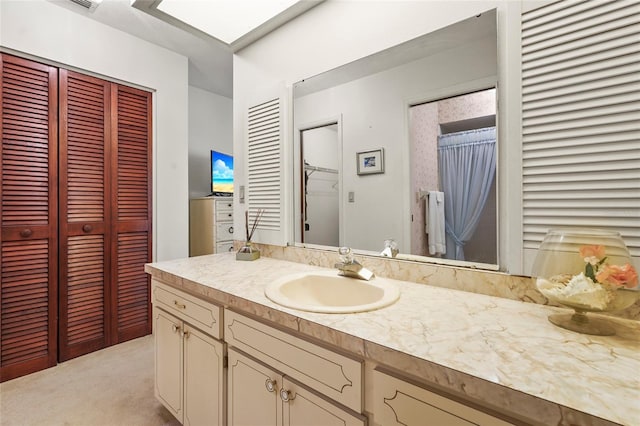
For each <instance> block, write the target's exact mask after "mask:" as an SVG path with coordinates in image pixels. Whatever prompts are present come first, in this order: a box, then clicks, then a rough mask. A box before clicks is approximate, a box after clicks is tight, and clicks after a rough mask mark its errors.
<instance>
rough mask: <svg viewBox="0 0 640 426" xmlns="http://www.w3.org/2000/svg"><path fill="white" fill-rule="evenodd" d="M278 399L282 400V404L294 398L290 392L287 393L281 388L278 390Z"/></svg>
mask: <svg viewBox="0 0 640 426" xmlns="http://www.w3.org/2000/svg"><path fill="white" fill-rule="evenodd" d="M280 399H281V400H282V402H289V401H292V400H293V399H294V396H293V395H292V394H291V392H289V391H288V390H286V389H285V388H282V389H280Z"/></svg>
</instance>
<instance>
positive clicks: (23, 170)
mask: <svg viewBox="0 0 640 426" xmlns="http://www.w3.org/2000/svg"><path fill="white" fill-rule="evenodd" d="M0 65H1V66H0V68H1V71H0V103H1V105H2V108H1V109H0V111H1V112H0V138H1V139H2V144H1V145H0V154H1V157H2V167H1V168H0V181H1V182H2V184H1V186H0V200H1V202H0V218H1V225H2V236H1V239H0V266H1V269H0V299H1V300H0V381H5V380H9V379H12V378H15V377H18V376H21V375H25V374H28V373H31V372H34V371H37V370H41V369H44V368H47V367H50V366H53V365H55V363H56V355H57V354H56V350H57V348H56V333H57V331H56V309H57V300H56V297H57V285H58V281H57V278H58V270H57V251H56V238H57V222H58V217H57V211H58V206H57V198H58V196H57V155H58V153H57V146H58V128H57V122H58V119H57V115H58V111H57V97H58V94H57V70H56V69H55V68H53V67H49V66H46V65H42V64H38V63H35V62H31V61H27V60H24V59H19V58H15V57H13V56H10V55H4V54H2V55H1V59H0Z"/></svg>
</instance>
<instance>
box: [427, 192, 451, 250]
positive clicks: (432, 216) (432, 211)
mask: <svg viewBox="0 0 640 426" xmlns="http://www.w3.org/2000/svg"><path fill="white" fill-rule="evenodd" d="M425 207H426V209H425V210H426V215H425V221H426V229H425V231H426V232H427V234H429V254H430V255H435V254H440V255H442V254H445V253H446V252H447V245H446V244H447V243H446V236H445V233H444V192H440V191H429V195H428V196H427V200H426V206H425Z"/></svg>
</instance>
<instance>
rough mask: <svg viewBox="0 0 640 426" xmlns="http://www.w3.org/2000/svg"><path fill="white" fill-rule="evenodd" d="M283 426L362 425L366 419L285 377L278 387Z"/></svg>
mask: <svg viewBox="0 0 640 426" xmlns="http://www.w3.org/2000/svg"><path fill="white" fill-rule="evenodd" d="M280 396H281V399H282V414H283V421H282V424H283V425H284V426H364V425H365V424H366V419H365V418H364V417H363V416H361V415H358V414H356V413H353V412H351V411H349V410H348V409H346V408H341V407H338V406H337V405H335V404H333V403H331V402H329V401H328V400H326V399H324V398H322V397H320V396H318V395H316V394H315V393H313V392H311V391H310V390H308V389H306V388H305V387H303V386H301V385H298V384H296V383H294V382H292V381H291V380H289V379H287V378H286V377H285V378H284V380H283V383H282V388H281V389H280Z"/></svg>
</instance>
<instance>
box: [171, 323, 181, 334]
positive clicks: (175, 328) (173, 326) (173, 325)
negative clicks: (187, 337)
mask: <svg viewBox="0 0 640 426" xmlns="http://www.w3.org/2000/svg"><path fill="white" fill-rule="evenodd" d="M171 329H172V330H173V332H174V333H177V332H178V330H180V326H178V325H175V324H171Z"/></svg>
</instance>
